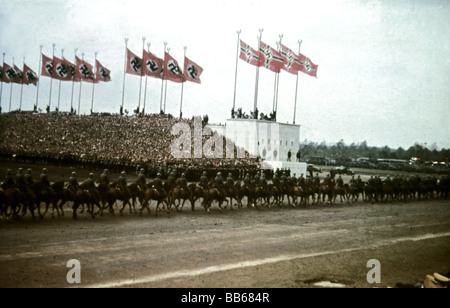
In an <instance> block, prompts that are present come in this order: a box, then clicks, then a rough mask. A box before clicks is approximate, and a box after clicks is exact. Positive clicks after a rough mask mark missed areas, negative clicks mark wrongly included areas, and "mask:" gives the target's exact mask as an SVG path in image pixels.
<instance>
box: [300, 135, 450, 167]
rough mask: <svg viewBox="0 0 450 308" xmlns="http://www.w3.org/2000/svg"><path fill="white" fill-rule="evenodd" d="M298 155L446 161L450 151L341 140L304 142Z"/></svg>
mask: <svg viewBox="0 0 450 308" xmlns="http://www.w3.org/2000/svg"><path fill="white" fill-rule="evenodd" d="M300 153H301V156H302V158H303V159H308V158H310V157H325V158H327V159H337V158H345V159H356V158H358V157H368V158H369V159H372V160H376V159H378V158H390V159H405V160H409V159H411V158H412V157H419V158H421V160H422V161H440V162H442V161H444V162H445V161H447V162H448V159H449V158H450V149H445V148H442V149H440V150H438V148H437V146H436V143H433V144H431V145H429V146H427V144H419V143H415V144H414V145H412V146H410V147H409V148H408V149H404V148H402V147H399V148H397V149H392V148H390V147H388V146H387V145H386V146H383V147H376V146H369V145H368V144H367V141H363V142H360V143H354V142H353V143H351V144H346V143H345V142H344V140H343V139H341V140H340V141H339V142H337V143H335V144H327V143H325V142H324V141H322V142H321V143H318V142H312V141H304V142H303V143H301V144H300Z"/></svg>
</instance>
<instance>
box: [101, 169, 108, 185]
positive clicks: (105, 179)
mask: <svg viewBox="0 0 450 308" xmlns="http://www.w3.org/2000/svg"><path fill="white" fill-rule="evenodd" d="M100 183H101V184H103V185H106V186H109V177H108V169H104V170H103V173H102V174H101V175H100Z"/></svg>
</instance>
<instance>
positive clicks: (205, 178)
mask: <svg viewBox="0 0 450 308" xmlns="http://www.w3.org/2000/svg"><path fill="white" fill-rule="evenodd" d="M197 185H198V186H200V187H201V188H203V189H209V183H208V176H207V173H206V171H203V173H202V176H201V177H200V181H199V182H198V184H197Z"/></svg>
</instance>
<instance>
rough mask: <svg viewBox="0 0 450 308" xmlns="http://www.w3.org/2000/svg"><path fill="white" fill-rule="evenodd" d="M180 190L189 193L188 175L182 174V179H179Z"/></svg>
mask: <svg viewBox="0 0 450 308" xmlns="http://www.w3.org/2000/svg"><path fill="white" fill-rule="evenodd" d="M178 188H181V189H184V190H185V191H188V187H187V180H186V174H184V173H182V174H181V177H180V178H179V179H178Z"/></svg>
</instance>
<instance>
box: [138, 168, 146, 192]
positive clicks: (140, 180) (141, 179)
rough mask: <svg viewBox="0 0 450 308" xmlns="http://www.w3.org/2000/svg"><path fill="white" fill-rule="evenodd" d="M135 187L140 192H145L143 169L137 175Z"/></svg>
mask: <svg viewBox="0 0 450 308" xmlns="http://www.w3.org/2000/svg"><path fill="white" fill-rule="evenodd" d="M137 185H138V187H139V189H140V190H141V191H145V190H146V189H147V182H146V180H145V174H144V169H141V171H140V172H139V174H138V180H137Z"/></svg>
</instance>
